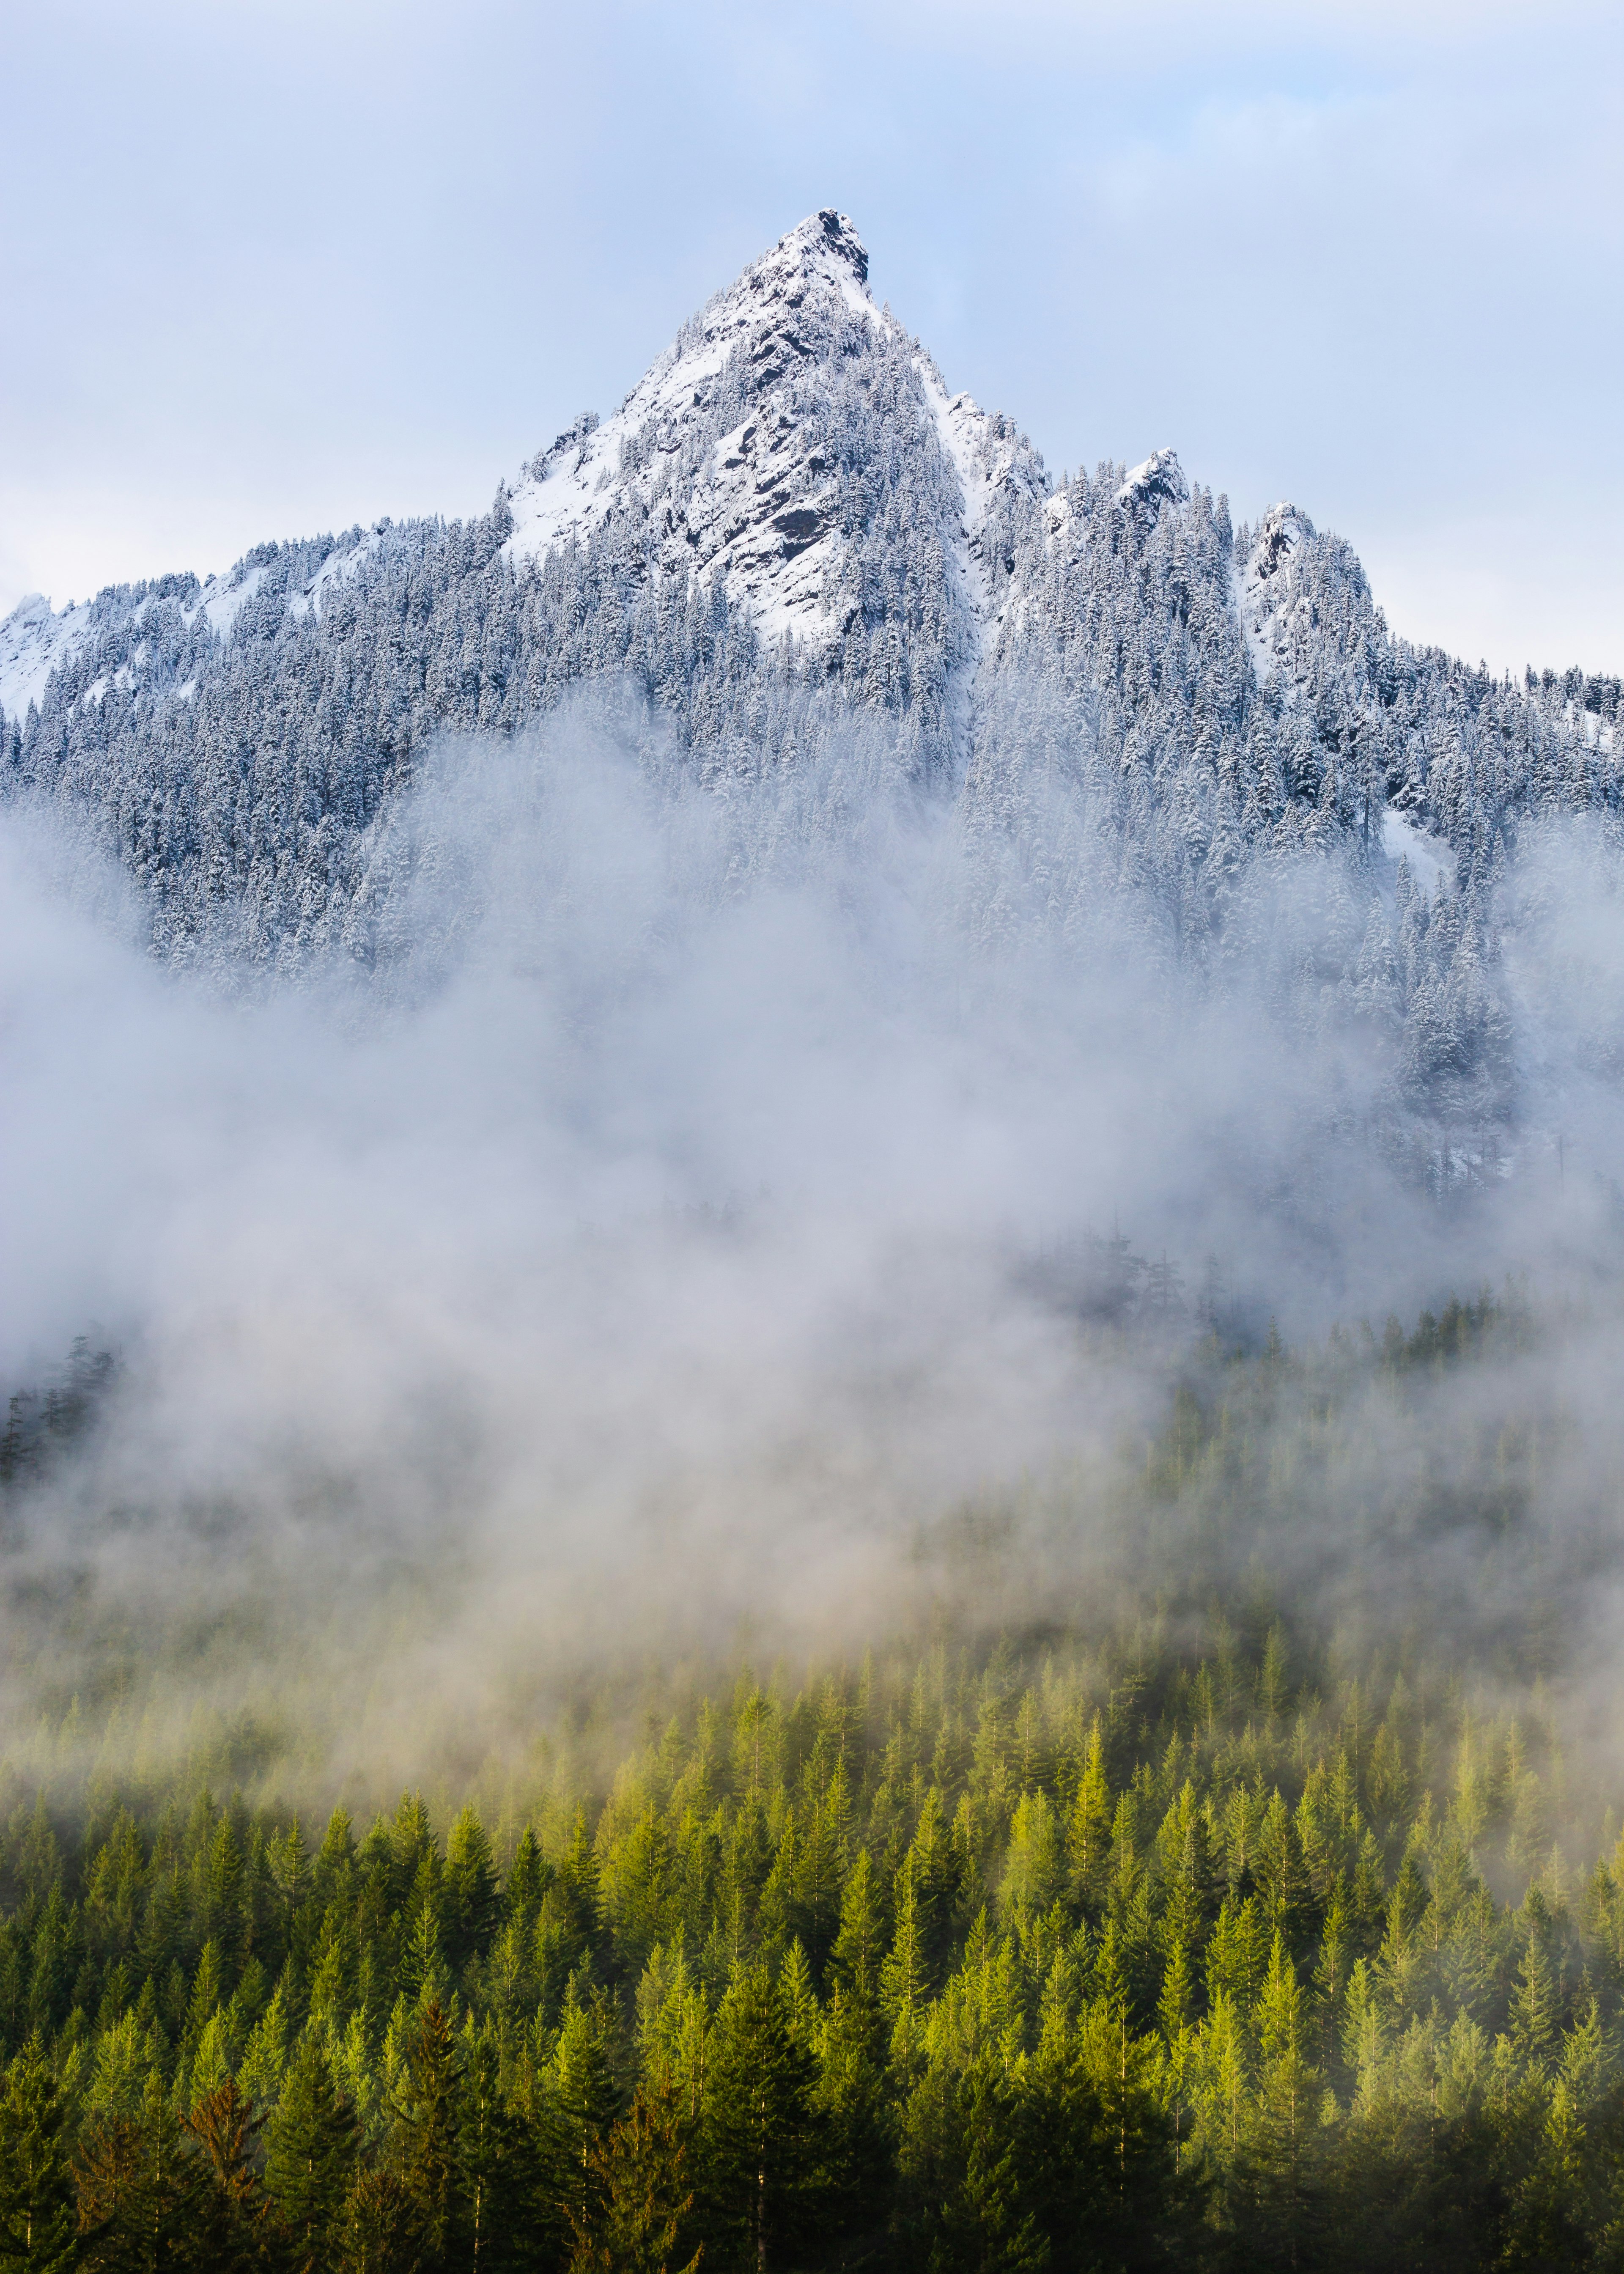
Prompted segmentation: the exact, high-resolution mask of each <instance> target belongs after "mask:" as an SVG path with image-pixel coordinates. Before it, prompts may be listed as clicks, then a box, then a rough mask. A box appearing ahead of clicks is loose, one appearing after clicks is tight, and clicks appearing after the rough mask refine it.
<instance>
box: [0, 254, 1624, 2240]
mask: <svg viewBox="0 0 1624 2274" xmlns="http://www.w3.org/2000/svg"><path fill="white" fill-rule="evenodd" d="M866 275H867V257H866V254H865V253H864V252H863V250H862V247H861V244H860V243H859V241H858V240H857V238H856V236H855V232H854V230H853V229H852V226H851V224H850V222H847V221H846V219H845V217H844V216H841V215H835V214H832V213H825V214H820V215H816V216H814V217H813V218H812V219H811V220H810V221H808V222H806V223H804V224H802V226H801V229H800V230H796V231H793V232H792V233H791V234H790V236H789V237H786V238H785V239H784V240H782V241H781V242H780V244H779V245H778V246H777V247H776V248H774V249H773V251H772V252H770V253H769V254H767V255H765V256H763V260H762V261H761V262H759V263H757V264H755V265H754V267H752V268H751V269H750V270H748V271H747V272H746V274H745V275H744V277H742V278H741V280H740V281H739V282H738V283H737V284H735V285H734V286H733V287H732V288H730V290H729V291H728V292H726V293H724V294H721V295H718V297H717V299H716V300H715V301H713V302H712V303H711V304H709V305H708V307H707V308H706V309H705V310H703V311H702V312H700V314H699V315H698V316H697V317H695V319H694V320H693V321H692V322H691V323H690V324H689V325H688V327H685V328H684V331H683V333H682V334H681V335H680V336H679V338H678V340H677V342H676V343H674V344H673V348H672V350H669V351H668V354H667V355H666V356H665V358H662V359H661V360H660V362H659V363H658V364H657V365H655V366H654V367H653V369H652V371H651V372H650V374H649V375H648V376H647V378H645V380H643V382H641V383H640V386H639V387H638V388H636V389H635V390H634V391H633V394H632V395H630V396H628V400H627V403H626V404H624V405H623V406H622V407H621V409H620V411H619V412H617V413H615V414H614V416H613V418H611V419H610V420H608V421H605V422H600V421H598V419H597V418H590V417H589V418H583V419H582V420H580V421H577V422H576V424H575V426H573V427H572V428H570V429H569V430H568V432H567V433H565V434H564V435H562V436H560V438H559V440H558V441H557V442H556V443H555V444H554V445H553V448H551V449H550V450H546V451H543V452H541V453H540V454H538V456H537V458H536V459H534V460H533V461H532V462H531V463H530V464H528V465H527V466H526V467H525V468H523V470H522V471H521V473H520V475H519V476H518V478H516V479H515V481H514V482H513V483H511V484H508V483H505V484H504V485H503V486H502V487H501V489H500V491H499V493H498V496H497V499H496V502H495V505H494V506H493V508H492V513H491V514H490V515H489V516H486V517H484V518H483V519H481V520H480V521H479V522H477V523H472V524H468V525H459V524H450V525H448V526H447V524H443V523H413V524H408V525H405V526H404V527H402V528H399V529H396V528H394V527H393V526H391V525H388V524H385V523H380V524H379V525H378V526H377V527H376V528H375V529H374V530H373V531H369V532H362V531H352V532H350V536H349V537H348V538H342V539H337V540H335V539H331V538H326V539H320V540H316V541H314V542H310V543H301V544H297V545H292V546H279V545H271V546H264V547H261V548H259V549H258V550H257V552H256V553H254V554H252V555H251V556H249V558H248V560H247V561H244V563H240V564H238V567H237V569H236V570H234V571H233V572H232V574H231V576H229V577H226V578H214V579H210V580H209V582H208V584H207V585H205V584H199V581H198V580H197V579H196V578H195V577H190V576H177V577H171V578H165V579H163V580H162V581H161V582H160V583H158V584H154V585H153V586H150V587H140V588H128V587H119V588H110V589H109V591H107V592H104V593H103V594H102V595H101V596H99V598H98V599H97V600H96V601H94V603H92V604H90V606H88V608H87V609H85V610H80V611H67V612H64V614H62V615H60V616H53V615H52V614H51V612H50V611H49V609H48V608H44V607H43V604H40V606H38V607H34V606H32V605H31V604H25V607H24V609H22V610H19V612H18V614H17V615H16V616H15V617H14V618H12V619H11V620H10V621H9V622H8V625H7V626H6V627H4V628H0V630H4V633H5V639H4V641H0V666H3V669H0V769H3V779H0V1033H3V1034H4V1058H5V1067H6V1079H5V1086H4V1087H5V1116H6V1122H5V1133H4V1159H5V1164H6V1175H5V1193H6V1199H5V1229H4V1240H3V1241H0V1375H3V1376H4V1390H5V1395H6V1397H7V1398H8V1399H9V1404H8V1407H7V1414H8V1419H7V1422H6V1426H5V1429H4V1437H3V1438H0V1518H3V1529H0V1632H3V1634H4V1656H3V1660H0V1914H3V1916H0V2037H4V2052H5V2055H6V2058H7V2059H8V2061H9V2063H10V2067H9V2068H8V2070H7V2073H6V2083H5V2087H4V2096H3V2097H0V2247H4V2248H11V2244H10V2243H9V2242H5V2240H4V2237H5V2236H6V2235H11V2236H13V2237H15V2235H16V2234H18V2233H22V2235H23V2240H22V2242H21V2243H20V2244H19V2248H18V2251H17V2253H16V2254H14V2255H19V2258H20V2261H21V2263H28V2264H34V2263H38V2264H41V2265H44V2264H48V2263H49V2264H50V2265H53V2266H56V2265H67V2264H69V2263H90V2264H94V2265H97V2266H106V2267H109V2268H111V2267H115V2266H117V2267H124V2266H135V2265H140V2266H143V2267H147V2266H154V2267H155V2266H156V2265H158V2264H160V2263H162V2264H175V2265H182V2264H187V2265H196V2266H204V2265H208V2266H227V2265H230V2266H237V2265H239V2264H240V2265H244V2266H245V2265H248V2264H251V2263H252V2264H254V2265H267V2264H271V2263H275V2264H279V2265H281V2264H287V2265H289V2266H292V2265H300V2266H310V2267H318V2266H321V2267H326V2266H338V2265H343V2266H345V2267H354V2268H357V2269H359V2268H361V2267H368V2268H374V2269H383V2268H399V2269H402V2270H405V2269H407V2268H421V2269H425V2270H426V2269H430V2268H451V2267H458V2268H461V2267H463V2266H470V2265H481V2264H485V2263H489V2264H491V2265H492V2266H499V2267H507V2266H514V2267H517V2266H526V2267H529V2266H546V2267H548V2268H553V2267H558V2268H563V2267H569V2268H571V2269H572V2270H574V2274H584V2270H585V2269H586V2268H587V2267H588V2266H589V2265H590V2266H592V2267H596V2268H603V2269H608V2270H618V2269H620V2268H626V2269H628V2270H629V2269H632V2268H637V2269H650V2270H651V2269H654V2268H656V2267H659V2268H665V2267H667V2266H669V2267H670V2268H672V2269H675V2268H678V2267H681V2268H683V2269H684V2270H685V2274H691V2270H692V2269H693V2268H694V2267H695V2265H696V2264H700V2263H703V2264H706V2265H709V2264H711V2263H719V2264H720V2265H723V2266H732V2265H734V2264H738V2265H739V2266H741V2267H743V2266H746V2265H754V2266H756V2268H757V2269H758V2270H761V2269H763V2268H765V2267H766V2266H768V2265H771V2266H774V2267H778V2266H782V2267H786V2268H791V2267H808V2268H809V2267H812V2266H823V2265H828V2266H835V2265H848V2264H849V2265H852V2266H858V2265H873V2266H876V2267H878V2266H890V2265H892V2264H895V2265H898V2266H902V2267H913V2266H914V2265H917V2266H919V2267H920V2268H921V2269H924V2268H927V2267H928V2268H929V2269H931V2270H933V2274H945V2270H957V2269H959V2268H964V2269H966V2270H972V2269H974V2270H989V2269H992V2268H998V2269H1008V2270H1011V2274H1016V2270H1022V2274H1024V2270H1027V2269H1032V2270H1035V2269H1037V2268H1039V2267H1041V2266H1044V2265H1053V2266H1055V2267H1056V2268H1067V2267H1075V2268H1077V2269H1079V2274H1080V2270H1083V2269H1096V2268H1097V2269H1101V2270H1103V2269H1106V2268H1127V2267H1136V2268H1137V2267H1140V2266H1146V2267H1148V2266H1152V2265H1159V2264H1207V2263H1210V2264H1212V2265H1214V2266H1215V2267H1218V2266H1222V2267H1237V2268H1238V2267H1241V2266H1257V2265H1263V2264H1268V2265H1274V2264H1280V2265H1292V2266H1327V2267H1333V2266H1335V2267H1340V2266H1345V2265H1346V2266H1365V2265H1371V2266H1375V2265H1382V2266H1387V2265H1394V2266H1400V2265H1402V2266H1409V2265H1411V2264H1414V2265H1417V2266H1419V2265H1424V2264H1425V2265H1428V2266H1434V2265H1448V2266H1454V2265H1460V2266H1489V2265H1493V2266H1500V2265H1505V2266H1511V2265H1517V2266H1532V2265H1552V2266H1555V2265H1563V2266H1568V2265H1578V2264H1591V2263H1594V2264H1597V2265H1604V2264H1611V2263H1614V2258H1615V2256H1616V2254H1617V2251H1618V2248H1619V2242H1618V2237H1619V2235H1620V2233H1624V2195H1621V2194H1620V2180H1619V2173H1620V2170H1624V2160H1621V2159H1624V2069H1621V2068H1620V2060H1619V2052H1618V2045H1619V2036H1618V2032H1619V2029H1620V2021H1621V2020H1624V1848H1620V1833H1621V1831H1624V1758H1621V1755H1620V1747H1621V1743H1624V1730H1621V1729H1620V1716H1619V1708H1618V1703H1617V1691H1616V1683H1615V1679H1614V1675H1613V1666H1614V1662H1615V1659H1616V1642H1617V1633H1618V1622H1619V1617H1620V1577H1624V1557H1621V1555H1620V1510H1619V1487H1618V1479H1619V1476H1620V1451H1621V1449H1620V1442H1619V1441H1620V1431H1621V1430H1624V1415H1621V1414H1620V1406H1619V1400H1618V1397H1617V1394H1616V1384H1617V1382H1618V1381H1619V1379H1620V1359H1621V1358H1624V1349H1621V1348H1620V1342H1621V1334H1624V1304H1621V1300H1620V1298H1621V1293H1624V1276H1621V1272H1620V1266H1621V1264H1624V1193H1620V1184H1619V1163H1620V1158H1621V1157H1624V1155H1621V1153H1620V1139H1621V1138H1624V1114H1621V1111H1620V1109H1621V1106H1624V1098H1621V1097H1620V1068H1621V1066H1624V1058H1621V1057H1620V1043H1621V1040H1624V1035H1621V1031H1620V1003H1621V1002H1624V995H1621V994H1620V978H1621V977H1624V968H1621V966H1624V923H1621V922H1620V907H1621V906H1624V902H1621V901H1620V881H1621V875H1620V835H1619V827H1618V814H1619V810H1620V802H1621V800H1620V773H1619V767H1618V745H1617V733H1618V716H1619V698H1620V689H1619V687H1618V684H1617V682H1615V681H1598V680H1595V679H1587V678H1586V677H1584V675H1583V674H1577V673H1568V674H1559V673H1557V672H1554V671H1552V672H1547V673H1545V674H1544V675H1543V676H1539V675H1537V674H1533V673H1531V672H1530V674H1528V676H1527V679H1526V680H1525V681H1524V682H1523V683H1522V684H1521V685H1518V684H1514V683H1513V682H1512V681H1509V680H1502V681H1494V680H1493V679H1492V677H1490V676H1489V675H1488V674H1484V673H1482V672H1481V671H1477V672H1474V671H1472V670H1470V668H1468V667H1466V666H1462V665H1459V664H1457V663H1455V661H1454V660H1453V659H1449V658H1447V657H1443V656H1440V655H1439V654H1438V653H1437V652H1436V651H1430V650H1417V649H1414V648H1411V647H1410V646H1408V645H1407V644H1405V643H1404V642H1402V640H1400V639H1398V638H1396V637H1395V636H1393V635H1392V634H1391V633H1390V632H1389V631H1388V629H1387V625H1386V623H1385V621H1384V620H1383V619H1382V617H1381V615H1380V611H1379V610H1378V609H1377V608H1376V606H1375V604H1374V602H1373V600H1372V597H1371V595H1370V592H1369V590H1368V587H1367V586H1366V584H1365V580H1364V577H1363V572H1362V571H1361V570H1360V569H1359V568H1358V564H1357V561H1355V560H1354V559H1353V557H1352V555H1351V553H1350V552H1349V549H1348V548H1347V547H1346V546H1343V545H1342V544H1341V542H1340V540H1337V539H1335V538H1330V537H1327V536H1326V535H1323V534H1322V533H1321V532H1319V531H1317V530H1316V529H1315V527H1314V524H1313V523H1312V522H1311V521H1310V520H1309V519H1308V517H1307V516H1306V515H1305V514H1303V513H1302V512H1300V511H1299V510H1298V509H1297V508H1295V507H1291V506H1286V505H1282V506H1281V507H1278V508H1274V510H1273V511H1272V512H1271V513H1270V514H1269V515H1268V516H1267V517H1266V518H1265V520H1264V521H1263V522H1262V523H1260V524H1259V527H1258V528H1256V529H1252V528H1247V527H1244V526H1243V527H1242V528H1240V529H1239V530H1237V529H1236V528H1235V527H1234V526H1233V525H1232V523H1231V519H1230V515H1229V506H1228V502H1227V501H1225V500H1223V499H1222V498H1214V497H1213V495H1212V494H1211V493H1210V492H1207V491H1205V490H1203V489H1201V488H1200V487H1199V485H1197V486H1192V484H1191V483H1190V481H1189V480H1188V478H1186V477H1185V475H1184V471H1183V469H1182V468H1181V467H1180V466H1179V464H1178V462H1177V458H1176V457H1174V456H1173V455H1172V453H1170V452H1167V451H1158V452H1157V453H1155V454H1154V456H1153V457H1152V459H1150V460H1148V461H1147V462H1146V463H1145V464H1144V465H1142V466H1140V467H1138V468H1135V469H1133V470H1132V471H1128V470H1126V469H1124V468H1122V467H1116V466H1102V467H1101V468H1100V469H1099V470H1097V471H1096V473H1095V474H1094V475H1093V476H1087V475H1078V476H1076V477H1075V478H1070V477H1069V478H1066V479H1065V480H1064V481H1056V480H1055V479H1054V478H1052V477H1051V476H1049V473H1048V472H1047V471H1046V470H1045V469H1044V468H1043V466H1042V462H1041V458H1040V457H1039V456H1038V455H1037V453H1036V452H1035V451H1034V449H1033V448H1032V446H1031V444H1030V443H1029V442H1028V441H1026V439H1025V438H1024V437H1023V436H1022V435H1020V433H1019V430H1017V429H1016V428H1015V427H1014V426H1013V425H1012V424H1011V422H1010V421H1009V420H1007V419H1004V418H999V417H989V415H988V414H985V413H983V412H982V411H981V410H979V408H978V407H977V406H976V405H974V403H971V402H970V401H969V398H968V397H966V396H955V397H951V398H950V397H949V396H948V395H947V392H946V388H945V387H944V383H943V382H942V380H941V377H940V374H939V373H937V372H936V367H935V365H933V364H932V363H931V362H930V359H929V356H928V354H927V353H926V352H925V350H923V349H922V348H921V345H920V343H918V342H917V341H915V340H913V339H911V338H910V337H909V336H908V335H906V333H905V332H904V331H903V329H902V328H901V326H900V325H899V324H898V322H897V320H896V319H895V318H893V317H892V316H891V313H890V312H889V311H888V310H887V311H884V312H881V311H878V310H876V309H875V308H874V306H873V304H872V302H871V300H869V299H868V295H867V290H866ZM41 610H43V613H41ZM5 674H10V676H9V677H6V676H5ZM20 696H26V700H19V697H20ZM29 2142H32V2143H33V2144H32V2145H30V2144H27V2143H29ZM19 2143H22V2144H19ZM19 2220H20V2221H21V2222H22V2224H21V2226H20V2227H19V2224H18V2222H19ZM8 2222H9V2224H8ZM36 2229H37V2232H38V2233H40V2234H44V2235H46V2236H47V2237H48V2240H49V2251H48V2253H47V2255H41V2253H40V2248H37V2247H36V2244H35V2242H34V2240H30V2239H29V2238H31V2237H33V2236H34V2234H35V2233H36ZM51 2238H54V2239H51ZM49 2253H55V2255H49ZM30 2254H32V2255H30ZM1609 2254H1612V2255H1609Z"/></svg>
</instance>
